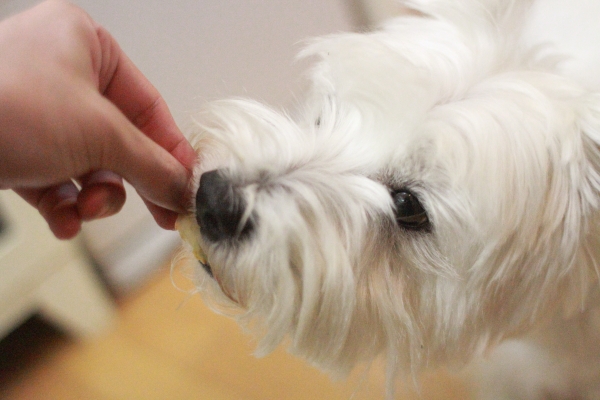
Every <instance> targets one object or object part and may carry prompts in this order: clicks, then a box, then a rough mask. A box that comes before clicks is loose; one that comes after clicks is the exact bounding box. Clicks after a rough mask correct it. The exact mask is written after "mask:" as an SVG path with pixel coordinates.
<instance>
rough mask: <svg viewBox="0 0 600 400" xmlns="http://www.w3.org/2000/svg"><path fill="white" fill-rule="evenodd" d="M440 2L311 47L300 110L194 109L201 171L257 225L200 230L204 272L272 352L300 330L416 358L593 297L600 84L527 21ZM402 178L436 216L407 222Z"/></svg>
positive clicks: (340, 347)
mask: <svg viewBox="0 0 600 400" xmlns="http://www.w3.org/2000/svg"><path fill="white" fill-rule="evenodd" d="M413 3H414V4H413V5H416V6H417V7H418V6H420V8H419V10H420V11H422V12H424V13H426V12H429V13H431V14H433V15H436V12H438V10H437V9H436V5H444V4H446V2H443V1H441V2H435V1H433V2H426V1H423V2H413ZM465 3H469V4H471V5H470V7H473V4H479V5H480V6H481V7H483V8H484V9H486V10H487V11H489V7H492V6H491V4H492V3H493V4H497V3H498V4H500V3H501V2H494V1H491V0H490V1H488V3H490V5H485V6H482V5H484V4H487V3H486V2H483V1H481V2H475V1H473V0H468V1H466V0H465ZM507 3H508V2H507ZM511 3H512V2H511ZM427 4H429V6H431V9H427ZM453 4H455V5H456V4H462V3H460V2H455V3H453ZM518 4H521V3H518ZM465 7H467V6H466V5H465ZM486 7H488V8H486ZM494 7H497V8H498V9H499V10H500V9H503V8H502V6H501V5H496V6H494ZM515 7H516V6H515ZM457 8H460V6H457ZM492 8H493V7H492ZM466 9H467V10H468V8H466ZM446 11H448V12H447V14H443V13H442V14H440V15H438V16H437V17H436V18H434V17H423V16H411V17H405V18H400V19H397V20H394V21H393V22H392V23H390V24H389V25H388V26H387V27H385V28H384V29H383V30H381V31H378V32H376V33H370V34H344V35H337V36H333V37H329V38H325V39H321V40H318V41H316V42H314V43H312V44H311V45H310V46H308V48H307V49H306V50H305V52H304V53H303V56H315V55H316V56H317V57H318V60H319V61H318V62H317V63H316V66H315V68H314V70H313V72H312V74H311V76H312V81H313V82H314V84H313V87H312V91H311V93H310V94H309V96H308V100H307V102H306V105H305V106H303V107H302V108H301V109H300V110H299V111H298V112H297V113H296V115H294V117H291V116H289V115H287V114H283V113H279V112H276V111H274V110H272V109H270V108H268V107H265V106H263V105H260V104H258V103H255V102H252V101H248V100H232V101H222V102H216V103H213V104H211V105H209V106H208V107H207V108H206V109H205V110H203V111H202V112H201V113H199V114H198V115H197V116H196V119H197V123H198V126H197V128H195V129H196V131H195V141H196V142H195V146H196V148H197V150H198V152H199V155H200V161H201V162H200V165H199V167H198V170H197V171H196V177H197V179H196V182H197V181H198V179H199V177H200V175H201V174H202V173H203V172H206V171H210V170H213V169H217V168H218V169H220V170H221V172H222V174H223V175H224V176H225V177H226V178H227V179H228V180H230V181H231V182H232V183H233V185H234V186H235V187H236V188H237V189H239V190H240V192H241V193H243V196H244V198H245V201H246V202H247V203H248V207H249V210H250V211H251V213H252V214H251V216H250V218H254V219H255V221H256V224H255V225H256V229H255V232H253V234H252V235H251V237H250V238H248V239H247V240H244V241H240V242H239V243H235V242H233V243H232V242H228V243H211V242H209V241H206V240H205V239H202V242H201V245H202V247H203V248H204V250H205V252H206V254H207V255H208V259H209V261H210V263H211V267H212V269H213V272H214V275H215V279H212V278H208V277H206V278H205V279H204V280H203V283H202V285H204V286H205V287H207V288H208V289H210V290H211V291H212V293H213V294H214V296H216V297H219V296H221V297H220V298H221V299H222V300H223V301H224V302H230V300H231V299H233V300H234V301H235V302H236V303H238V304H237V306H242V308H243V309H244V314H243V316H244V318H245V319H246V321H251V322H252V323H253V324H254V326H259V327H261V330H260V331H261V333H262V334H263V336H264V340H263V342H262V345H263V349H264V350H268V349H271V348H272V347H273V346H275V345H277V344H278V343H280V342H281V340H282V339H283V338H284V337H285V336H286V335H289V336H290V337H291V349H292V351H294V352H296V353H298V354H301V355H303V356H304V357H306V358H308V359H309V360H311V361H313V362H315V363H317V364H319V365H320V366H322V367H324V368H328V369H332V370H337V371H346V370H347V369H348V368H351V367H352V366H353V365H354V364H355V363H356V362H357V361H360V360H364V359H370V358H372V357H373V356H375V355H377V354H379V353H381V352H386V353H387V354H397V355H398V357H399V358H398V359H396V358H395V356H394V358H393V360H395V361H394V362H393V363H392V364H396V365H398V364H405V365H410V366H411V367H412V368H419V367H421V366H423V365H426V364H430V365H435V364H436V363H447V362H450V361H456V360H466V359H469V358H470V357H471V356H472V355H473V354H475V353H477V352H481V350H482V349H484V348H485V347H487V346H488V345H489V344H491V343H494V342H495V341H497V340H500V339H502V338H503V337H505V336H509V335H513V334H515V333H516V332H519V331H521V330H523V329H527V328H528V327H530V326H532V325H534V324H535V323H536V322H537V321H539V320H540V319H542V318H543V317H544V316H545V315H546V314H548V315H549V310H550V309H552V308H554V307H558V308H560V309H561V310H567V309H572V308H573V307H577V306H579V305H581V304H582V303H584V302H585V301H586V300H585V296H586V293H587V290H588V288H589V286H590V285H591V282H592V281H594V279H595V278H594V276H595V274H596V272H595V266H594V264H593V262H592V261H591V257H590V254H591V253H592V252H593V246H595V244H594V243H593V242H592V239H591V238H592V237H594V236H597V235H596V231H595V228H593V227H592V225H593V224H592V220H594V219H595V218H596V217H595V215H596V214H595V213H596V209H597V206H598V204H597V198H598V189H599V187H600V183H599V182H600V176H599V174H598V171H599V170H600V168H599V166H600V156H599V155H598V150H597V148H598V146H597V143H596V142H597V140H598V127H600V99H599V98H598V97H597V96H596V95H593V94H589V93H587V92H586V90H585V89H584V88H582V87H580V85H578V84H577V83H575V82H573V81H571V80H569V79H567V78H564V77H562V76H561V75H559V74H558V73H555V69H554V67H553V66H552V62H551V61H552V60H550V59H549V58H547V57H545V58H543V57H541V56H538V55H537V54H538V53H536V52H535V51H532V50H531V49H530V48H528V47H526V46H525V45H522V44H521V43H520V42H519V41H518V40H516V41H515V36H516V35H518V30H519V28H518V21H515V20H512V19H510V18H509V17H506V16H503V17H499V16H498V21H494V24H491V25H489V26H488V25H486V24H485V23H483V22H481V21H480V20H477V18H474V20H476V21H477V23H473V24H470V21H471V20H468V21H467V20H463V19H461V15H462V14H461V12H460V10H458V11H457V10H446ZM451 11H455V13H453V12H451ZM496 11H497V12H498V13H499V14H501V12H500V11H498V10H496ZM496 11H494V12H496ZM504 11H506V10H504ZM494 12H490V13H489V14H490V15H492V16H493V15H494ZM486 15H487V14H486ZM502 15H504V14H502ZM463 17H464V16H463ZM490 18H491V17H490ZM484 19H485V18H482V20H484ZM500 20H501V21H500ZM488 22H489V21H488ZM502 24H506V26H504V29H503V28H502V26H501V25H502ZM509 28H510V29H509ZM503 35H504V36H503ZM401 188H407V189H409V190H411V191H412V192H413V193H414V194H415V195H416V196H417V197H418V198H419V199H420V201H421V203H422V205H423V207H424V208H425V209H426V211H427V213H428V215H429V219H430V221H431V225H432V229H431V230H430V231H427V232H410V231H406V230H403V229H401V228H400V227H399V226H398V225H397V224H396V222H395V217H394V207H393V202H392V199H391V197H390V192H391V191H393V190H395V189H401ZM250 211H249V213H248V214H249V215H250ZM559 249H560V250H559ZM540 274H543V275H544V277H545V278H544V279H539V276H540ZM222 294H225V296H222ZM557 294H561V295H562V296H557ZM559 297H560V298H561V301H560V303H558V298H559ZM523 304H527V305H528V306H527V307H526V308H523ZM489 315H494V319H493V320H490V319H489V318H488V316H489ZM393 360H392V361H393Z"/></svg>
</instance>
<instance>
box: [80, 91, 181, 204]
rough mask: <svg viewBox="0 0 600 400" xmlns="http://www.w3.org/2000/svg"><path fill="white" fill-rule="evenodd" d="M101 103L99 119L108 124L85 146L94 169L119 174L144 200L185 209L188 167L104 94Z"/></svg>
mask: <svg viewBox="0 0 600 400" xmlns="http://www.w3.org/2000/svg"><path fill="white" fill-rule="evenodd" d="M100 97H101V96H100ZM101 103H102V107H101V108H100V109H99V111H100V113H101V119H102V120H103V121H104V122H103V123H104V124H105V125H106V124H107V125H108V126H106V128H105V129H102V130H101V131H104V133H103V134H100V135H99V136H100V137H97V138H96V140H95V141H91V143H92V144H91V146H92V147H93V148H89V149H88V151H89V154H98V156H99V157H98V161H97V162H98V165H97V166H96V167H95V168H96V169H108V170H111V171H113V172H116V173H117V174H119V175H121V176H122V177H123V178H124V179H125V180H127V181H128V182H129V183H130V184H131V185H132V186H133V187H134V188H135V189H136V190H137V192H138V193H139V194H140V195H141V196H142V198H143V199H144V200H145V201H146V202H150V203H152V204H154V205H157V206H159V207H162V208H164V209H166V210H170V211H174V212H177V213H183V212H185V211H187V208H188V205H189V204H190V194H189V193H188V192H189V190H188V187H189V181H190V178H191V175H192V172H191V171H190V169H188V168H186V167H184V166H183V165H182V164H181V163H180V162H179V161H178V160H177V159H176V158H175V156H173V155H172V154H171V153H169V152H168V151H167V150H166V149H164V148H163V147H161V146H160V145H159V144H157V143H156V142H154V141H153V140H151V139H150V138H149V137H148V136H146V135H145V134H144V133H143V132H142V131H140V130H139V129H138V128H136V127H135V126H134V125H133V124H132V123H131V122H130V121H129V120H128V119H127V118H126V117H125V116H124V115H123V114H122V113H121V111H120V110H119V109H118V108H117V107H116V106H115V105H114V104H113V103H111V102H110V101H108V100H107V99H106V98H104V97H101ZM182 139H183V136H182ZM183 140H184V139H183ZM94 142H95V143H94Z"/></svg>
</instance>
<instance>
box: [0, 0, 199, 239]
mask: <svg viewBox="0 0 600 400" xmlns="http://www.w3.org/2000/svg"><path fill="white" fill-rule="evenodd" d="M195 160H196V154H195V152H194V151H193V149H192V148H191V146H190V145H189V143H188V142H187V140H186V139H185V138H184V136H183V135H182V134H181V132H180V131H179V130H178V128H177V126H176V124H175V122H174V121H173V118H172V116H171V114H170V113H169V110H168V108H167V105H166V103H165V102H164V100H163V99H162V97H161V96H160V94H159V93H158V91H157V90H156V89H155V88H154V87H153V86H152V85H151V84H150V82H148V80H147V79H146V78H145V77H144V76H143V75H142V73H141V72H140V71H139V70H138V69H137V68H136V67H135V66H134V65H133V63H132V62H131V60H129V58H127V56H126V55H125V54H124V53H123V51H122V50H121V49H120V47H119V46H118V44H117V43H116V41H115V40H114V38H113V37H112V36H111V35H110V34H109V33H108V32H107V31H106V30H105V29H104V28H102V27H101V26H99V25H98V24H97V23H95V22H94V21H93V20H92V19H91V18H90V17H89V16H88V15H87V14H86V13H85V12H84V11H83V10H81V9H79V8H77V7H76V6H73V5H71V4H69V3H67V2H63V1H54V0H50V1H46V2H44V3H42V4H40V5H38V6H36V7H34V8H32V9H30V10H28V11H26V12H24V13H21V14H18V15H16V16H14V17H11V18H9V19H7V20H5V21H3V22H1V23H0V188H3V189H14V190H15V191H16V192H17V193H18V194H19V195H21V197H23V198H24V199H25V200H27V201H28V202H29V203H30V204H32V205H33V206H34V207H36V208H37V209H38V210H39V212H40V213H41V215H42V216H43V217H44V218H45V219H46V221H47V222H48V224H49V226H50V229H51V230H52V232H53V233H54V234H55V236H57V237H58V238H63V239H66V238H71V237H73V236H75V235H76V234H77V232H78V231H79V230H80V228H81V223H82V221H86V220H91V219H96V218H101V217H105V216H109V215H112V214H114V213H116V212H118V211H119V210H120V209H121V207H122V206H123V204H124V202H125V191H124V187H123V180H122V177H123V178H125V179H126V180H127V181H128V182H130V183H131V184H132V185H133V186H134V187H135V188H136V190H137V191H138V193H139V194H140V195H141V196H142V198H143V199H144V201H145V203H146V205H147V206H148V209H149V210H150V212H151V213H152V215H153V216H154V219H155V220H156V221H157V223H158V224H159V225H160V226H161V227H163V228H165V229H173V227H174V223H175V220H176V218H177V214H178V213H181V212H184V211H185V208H186V205H187V202H188V201H189V199H187V198H186V194H187V185H188V180H189V178H190V176H191V173H192V168H193V164H194V163H195ZM73 180H75V181H76V182H77V183H78V185H75V184H74V183H73ZM78 186H79V187H78Z"/></svg>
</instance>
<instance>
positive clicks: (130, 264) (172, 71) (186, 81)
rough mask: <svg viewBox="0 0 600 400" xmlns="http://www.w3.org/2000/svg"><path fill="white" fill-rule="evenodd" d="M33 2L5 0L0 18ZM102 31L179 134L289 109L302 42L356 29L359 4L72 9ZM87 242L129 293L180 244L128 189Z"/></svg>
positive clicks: (122, 3)
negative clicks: (204, 111)
mask: <svg viewBox="0 0 600 400" xmlns="http://www.w3.org/2000/svg"><path fill="white" fill-rule="evenodd" d="M35 3H37V2H36V1H32V0H3V1H2V2H0V17H4V16H6V15H8V14H11V13H14V12H17V11H19V10H22V9H24V8H26V7H29V6H31V5H32V4H35ZM74 3H76V4H78V5H80V6H81V7H83V8H84V9H85V10H87V11H88V12H89V13H90V15H91V16H92V17H93V18H94V19H95V20H97V21H98V22H100V23H101V24H102V25H104V26H105V27H106V28H107V29H108V30H109V31H110V32H111V33H112V34H113V36H115V38H116V39H117V40H118V42H119V43H120V44H121V47H122V48H123V49H124V50H125V52H126V53H127V54H128V55H129V56H130V58H131V59H132V60H133V61H134V63H136V65H137V66H138V67H139V68H140V70H141V71H142V72H143V73H144V74H145V75H146V76H147V77H148V78H149V79H150V81H151V82H153V84H154V85H155V86H156V87H157V88H158V90H159V91H160V92H161V93H162V95H163V96H164V98H165V100H166V101H167V104H168V105H169V107H170V109H171V111H172V113H173V115H174V117H175V120H176V122H177V123H178V124H179V126H180V127H182V129H184V130H185V126H186V125H187V124H188V115H189V114H190V112H192V111H193V110H194V109H196V108H197V107H198V106H199V105H200V104H202V103H203V102H205V101H207V100H210V99H215V98H220V97H228V96H238V95H244V96H249V97H253V98H257V99H259V100H262V101H265V102H267V103H270V104H272V105H275V106H277V105H286V104H288V103H290V102H291V100H292V96H291V93H293V92H298V91H299V89H300V88H301V85H302V82H303V79H302V78H303V72H304V68H305V65H303V64H302V63H295V62H294V57H295V54H296V53H297V52H298V50H299V49H300V48H301V42H302V40H304V39H306V38H308V37H311V36H316V35H322V34H327V33H333V32H339V31H347V30H350V29H353V28H354V25H355V23H354V21H355V20H356V19H355V14H353V11H355V10H356V2H355V1H353V0H346V1H345V0H196V1H194V0H175V1H166V0H163V1H159V0H75V1H74ZM84 235H85V238H86V241H87V243H88V244H89V247H90V249H91V251H92V253H93V254H94V255H95V257H96V258H97V260H98V261H99V262H100V264H101V266H102V267H103V268H104V270H105V272H106V274H107V277H108V278H109V280H110V281H111V282H112V283H113V284H114V285H115V286H116V287H117V288H121V289H123V288H127V287H129V286H131V285H132V284H135V283H136V282H137V281H138V280H139V279H140V278H142V277H143V276H144V275H145V274H146V273H147V272H148V270H149V269H152V268H155V267H156V266H158V265H161V264H162V263H164V262H165V261H166V258H165V257H168V255H169V254H170V251H172V250H173V249H174V247H175V246H176V245H177V244H178V243H179V239H178V237H177V235H176V234H173V233H172V232H165V231H161V230H160V229H159V228H157V227H156V225H155V224H154V222H153V220H152V219H151V217H150V215H149V213H148V212H147V210H146V209H145V207H144V205H143V203H142V202H141V200H140V199H139V198H137V197H136V196H135V193H134V192H133V191H131V190H129V200H128V203H127V204H126V206H125V208H124V210H123V211H122V212H121V213H120V214H119V215H118V216H115V217H111V218H108V219H106V220H103V221H99V222H94V223H91V224H87V225H86V227H85V230H84Z"/></svg>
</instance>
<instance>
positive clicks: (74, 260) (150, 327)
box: [0, 0, 467, 400]
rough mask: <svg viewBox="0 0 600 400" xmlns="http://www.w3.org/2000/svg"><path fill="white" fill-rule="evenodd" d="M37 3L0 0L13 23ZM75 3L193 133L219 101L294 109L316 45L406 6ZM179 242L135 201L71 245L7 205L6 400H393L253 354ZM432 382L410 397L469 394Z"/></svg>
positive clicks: (346, 1)
mask: <svg viewBox="0 0 600 400" xmlns="http://www.w3.org/2000/svg"><path fill="white" fill-rule="evenodd" d="M36 3H37V1H32V0H0V18H2V19H3V18H6V17H7V16H10V15H11V14H14V13H17V12H19V11H21V10H24V9H26V8H28V7H31V6H33V5H34V4H36ZM74 3H76V4H77V5H79V6H81V7H82V8H83V9H85V10H86V11H87V12H88V13H89V14H90V15H91V16H92V17H93V18H94V19H95V20H96V21H98V22H99V23H101V24H102V25H104V26H105V27H106V28H107V29H108V30H109V31H110V32H111V33H112V34H113V36H114V37H115V38H116V39H117V41H118V42H119V43H120V45H121V47H122V48H123V49H124V51H125V52H126V53H127V54H128V55H129V57H130V58H131V59H132V60H133V62H134V63H135V64H136V65H137V66H138V67H139V69H140V70H141V71H142V72H143V73H144V74H145V75H146V76H147V77H148V78H149V80H150V81H151V82H152V83H153V84H154V85H155V86H156V87H157V88H158V90H159V91H160V92H161V93H162V95H163V97H164V98H165V100H166V102H167V104H168V105H169V107H170V109H171V112H172V113H173V115H174V117H175V120H176V122H177V123H178V125H179V126H180V127H181V129H182V130H183V131H184V132H185V130H186V126H187V124H188V123H189V122H188V116H189V115H190V114H191V113H192V112H193V111H194V110H196V109H198V107H200V106H201V105H202V104H203V103H204V102H206V101H209V100H212V99H216V98H222V97H230V96H248V97H252V98H255V99H258V100H260V101H263V102H266V103H269V104H271V105H273V106H275V107H286V106H290V105H293V104H294V101H295V100H296V99H297V96H300V95H301V93H302V89H303V85H304V84H305V81H304V78H305V77H304V71H305V69H306V63H305V62H298V61H296V60H295V55H296V53H297V52H298V51H299V50H300V49H301V47H302V43H303V40H305V39H307V38H310V37H313V36H317V35H323V34H328V33H336V32H340V31H349V30H363V29H367V28H368V27H369V26H372V25H373V24H376V23H377V21H379V20H380V19H382V18H384V17H386V16H388V15H390V14H392V13H394V12H395V10H396V8H397V6H396V5H395V4H394V2H393V0H389V1H386V0H372V1H368V0H365V1H361V0H285V1H281V0H176V1H159V0H127V1H123V0H75V1H74ZM179 245H180V239H179V237H178V235H177V233H174V232H166V231H162V230H160V229H159V228H158V227H157V226H156V225H155V223H154V221H153V219H152V217H151V216H150V214H149V213H148V211H147V210H146V208H145V206H144V205H143V202H142V201H141V199H139V197H137V195H136V194H135V191H134V190H131V188H128V201H127V204H126V206H125V207H124V209H123V211H122V212H121V213H120V214H118V215H117V216H114V217H111V218H108V219H106V220H103V221H98V222H93V223H89V224H87V225H86V226H85V227H84V229H83V232H82V233H81V235H79V237H78V238H77V239H75V240H73V241H69V242H60V241H57V240H55V239H54V238H53V237H52V236H51V235H50V233H49V231H48V229H47V228H46V225H45V223H44V221H43V220H42V219H41V217H40V216H39V215H37V212H35V211H34V210H32V209H31V208H30V207H29V206H27V205H26V204H24V203H23V202H22V201H21V200H20V199H19V198H17V197H16V196H14V195H12V194H11V193H10V192H6V191H3V192H0V337H1V338H2V341H1V342H0V399H216V400H218V399H350V398H353V399H375V398H379V399H381V398H383V393H384V384H383V380H384V378H383V375H382V373H381V369H380V368H378V367H377V366H374V367H373V368H371V369H370V370H366V369H360V370H359V371H357V372H356V373H355V374H354V375H353V376H352V377H351V378H350V379H349V380H348V381H342V382H332V381H331V380H330V378H329V377H328V376H326V375H324V374H322V373H320V372H318V371H316V370H315V369H313V368H312V367H310V366H307V365H305V364H304V363H303V362H302V361H299V360H297V359H294V358H293V357H290V356H289V355H287V354H286V352H285V350H284V349H279V350H277V351H276V352H275V353H274V354H273V355H271V356H269V357H266V358H264V359H260V360H257V359H255V358H254V357H252V355H251V353H252V350H253V345H252V342H251V338H249V337H248V336H245V335H244V334H243V333H242V332H241V331H240V329H239V328H238V327H237V326H236V325H235V324H234V323H233V322H231V321H229V320H228V319H225V318H223V317H221V316H218V315H215V314H213V313H212V312H210V311H209V310H207V309H206V307H205V306H204V304H203V303H202V301H201V300H200V298H199V296H197V295H196V296H191V295H189V294H188V291H187V289H190V287H189V283H187V281H186V280H185V279H181V280H178V278H177V277H175V278H172V277H171V275H170V273H169V268H170V264H171V262H170V260H171V258H172V257H173V255H174V254H175V252H176V251H177V248H178V246H179ZM172 279H175V280H176V282H175V283H176V285H174V284H173V282H172ZM186 285H187V286H186ZM176 286H177V287H179V289H178V288H176ZM424 382H425V383H424V384H423V385H422V387H421V391H420V393H419V394H417V393H416V392H415V391H414V390H412V389H410V388H408V387H407V388H406V389H403V387H404V386H402V385H400V386H401V387H400V389H399V394H398V396H399V397H398V398H402V399H408V398H430V399H434V398H439V399H449V398H457V399H459V398H460V399H464V398H465V396H467V394H466V392H465V390H464V388H463V387H462V385H461V384H460V382H457V381H456V380H455V379H453V378H452V377H450V376H448V375H446V374H445V373H443V372H442V373H436V374H433V375H432V376H430V377H425V378H424Z"/></svg>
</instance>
